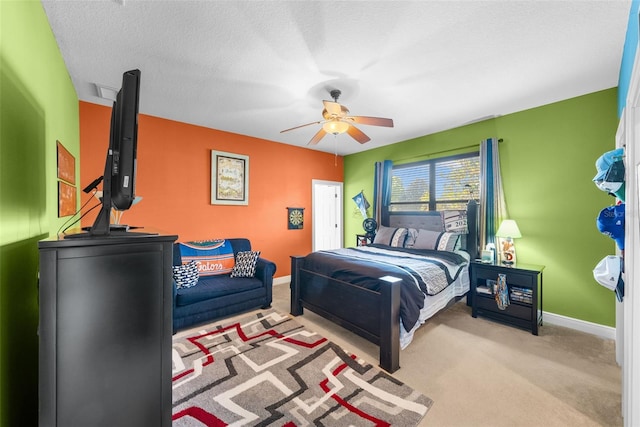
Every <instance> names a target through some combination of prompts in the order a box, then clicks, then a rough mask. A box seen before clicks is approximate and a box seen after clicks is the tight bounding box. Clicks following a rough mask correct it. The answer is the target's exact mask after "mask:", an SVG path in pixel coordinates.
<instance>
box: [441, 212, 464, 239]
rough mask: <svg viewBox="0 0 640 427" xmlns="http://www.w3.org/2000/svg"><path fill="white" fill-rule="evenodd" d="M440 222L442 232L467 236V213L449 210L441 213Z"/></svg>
mask: <svg viewBox="0 0 640 427" xmlns="http://www.w3.org/2000/svg"><path fill="white" fill-rule="evenodd" d="M442 222H444V230H443V231H448V232H450V233H458V234H467V233H468V232H469V230H468V229H467V211H463V210H449V211H442Z"/></svg>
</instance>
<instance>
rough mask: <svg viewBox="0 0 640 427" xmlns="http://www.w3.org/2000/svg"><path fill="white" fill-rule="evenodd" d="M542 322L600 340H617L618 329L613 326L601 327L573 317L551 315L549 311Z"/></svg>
mask: <svg viewBox="0 0 640 427" xmlns="http://www.w3.org/2000/svg"><path fill="white" fill-rule="evenodd" d="M542 320H543V323H548V324H550V325H557V326H563V327H565V328H570V329H575V330H577V331H580V332H585V333H587V334H591V335H596V336H598V337H600V338H605V339H609V340H615V339H616V328H613V327H611V326H604V325H599V324H597V323H591V322H587V321H585V320H580V319H574V318H572V317H567V316H563V315H561V314H555V313H549V312H547V311H545V312H544V313H543V316H542Z"/></svg>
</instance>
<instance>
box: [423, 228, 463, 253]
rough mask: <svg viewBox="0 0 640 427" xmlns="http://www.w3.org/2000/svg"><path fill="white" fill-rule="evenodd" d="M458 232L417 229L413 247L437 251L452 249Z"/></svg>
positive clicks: (456, 241) (456, 240)
mask: <svg viewBox="0 0 640 427" xmlns="http://www.w3.org/2000/svg"><path fill="white" fill-rule="evenodd" d="M459 237H460V235H459V234H456V233H447V232H442V231H432V230H422V229H421V230H418V237H416V241H415V243H414V244H413V249H431V250H438V251H452V250H454V248H455V246H456V243H458V238H459Z"/></svg>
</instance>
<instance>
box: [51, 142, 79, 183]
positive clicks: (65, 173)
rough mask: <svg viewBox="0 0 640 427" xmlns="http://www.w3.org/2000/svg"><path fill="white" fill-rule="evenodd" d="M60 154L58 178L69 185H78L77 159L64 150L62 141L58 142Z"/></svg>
mask: <svg viewBox="0 0 640 427" xmlns="http://www.w3.org/2000/svg"><path fill="white" fill-rule="evenodd" d="M56 145H57V149H58V150H57V153H58V178H60V179H62V180H64V181H67V182H68V183H69V184H75V183H76V159H75V158H74V157H73V155H72V154H71V153H70V152H69V151H68V150H67V149H66V148H64V145H62V143H61V142H60V141H56Z"/></svg>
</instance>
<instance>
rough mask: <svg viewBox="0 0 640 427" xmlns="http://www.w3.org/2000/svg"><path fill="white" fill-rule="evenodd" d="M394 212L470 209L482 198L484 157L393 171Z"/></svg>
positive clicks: (446, 159) (400, 167)
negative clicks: (482, 160) (481, 181)
mask: <svg viewBox="0 0 640 427" xmlns="http://www.w3.org/2000/svg"><path fill="white" fill-rule="evenodd" d="M391 180H392V181H391V204H390V206H389V210H390V211H394V212H412V211H435V210H445V209H466V206H467V202H468V201H469V199H471V198H475V199H477V198H478V188H479V185H480V156H479V154H478V153H477V152H476V153H468V154H462V155H458V156H450V157H441V158H438V159H431V160H425V161H422V162H416V163H407V164H404V165H397V166H394V167H393V174H392V177H391Z"/></svg>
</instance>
